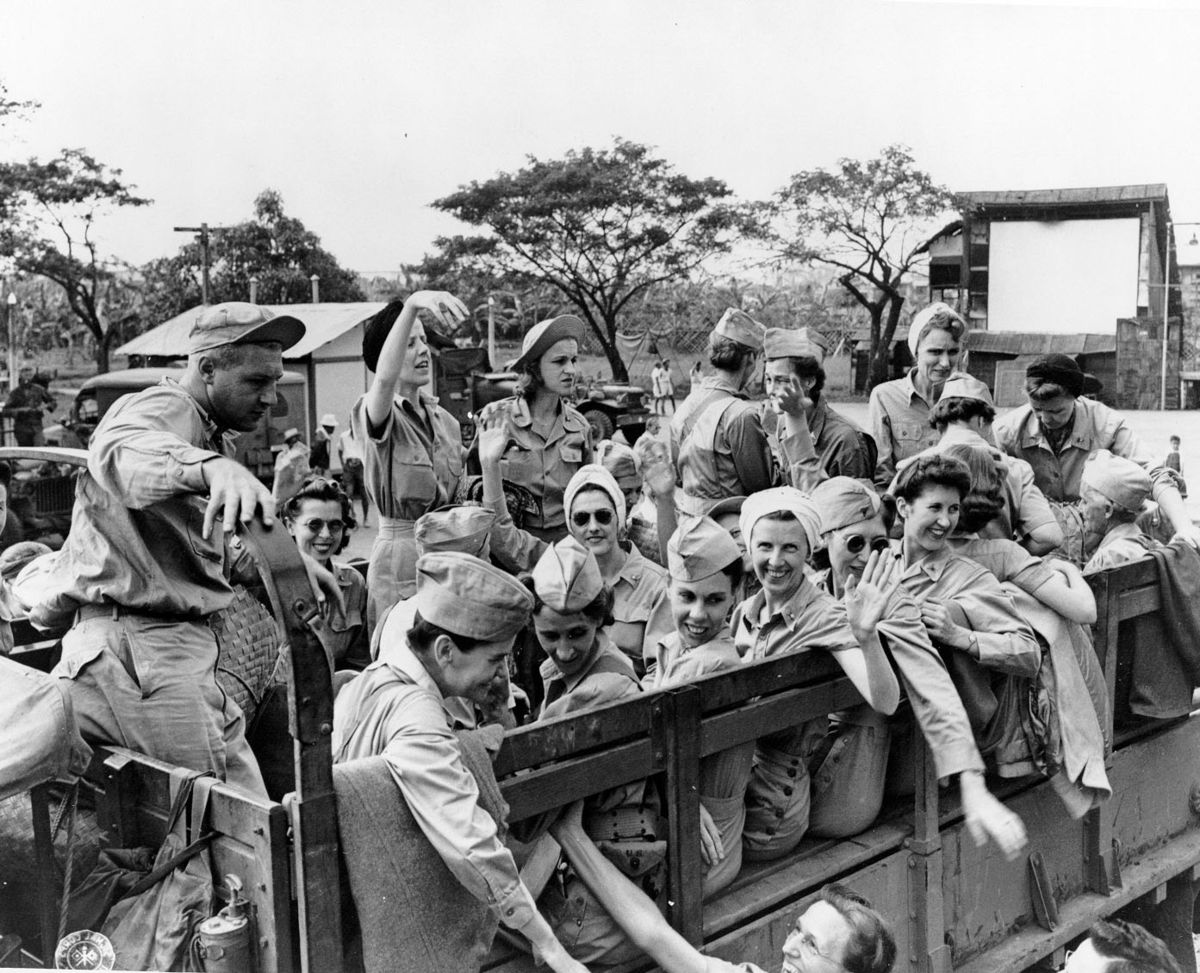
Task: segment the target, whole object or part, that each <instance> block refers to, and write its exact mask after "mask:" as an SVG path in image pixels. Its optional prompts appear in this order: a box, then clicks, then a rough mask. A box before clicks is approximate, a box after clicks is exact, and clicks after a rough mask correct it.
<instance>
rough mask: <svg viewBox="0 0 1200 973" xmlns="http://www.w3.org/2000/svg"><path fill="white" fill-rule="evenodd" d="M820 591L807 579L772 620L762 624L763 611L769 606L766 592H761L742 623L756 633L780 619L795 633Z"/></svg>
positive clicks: (744, 614) (752, 601)
mask: <svg viewBox="0 0 1200 973" xmlns="http://www.w3.org/2000/svg"><path fill="white" fill-rule="evenodd" d="M817 595H818V591H817V588H816V585H814V584H813V583H812V582H811V581H809V579H808V578H805V579H804V580H803V581H802V582H801V583H800V587H799V589H798V590H797V591H796V593H795V594H794V595H792V597H791V598H789V599H788V600H787V602H786V603H785V604H784V605H783V607H781V608H780V609H779V610H778V611H776V612H774V613H773V614H772V615H771V617H770V618H768V619H767V620H766V621H765V622H762V623H761V624H760V619H761V618H762V613H763V609H764V608H765V607H766V604H767V596H766V593H765V592H762V591H759V592H758V593H757V594H756V595H755V596H754V597H753V598H752V599H751V600H750V605H749V608H748V609H747V610H746V611H745V612H743V613H742V623H743V624H744V625H745V626H746V627H747V628H748V629H749V630H750V631H752V632H753V631H755V630H756V629H758V628H766V627H767V626H768V625H773V624H774V623H775V621H776V620H777V619H778V620H779V621H780V622H782V624H784V625H786V626H787V627H788V628H789V629H790V630H792V631H795V629H796V624H797V622H798V621H799V620H800V616H801V615H803V614H804V610H805V609H806V608H808V606H809V605H811V604H812V603H813V601H815V600H816V598H817Z"/></svg>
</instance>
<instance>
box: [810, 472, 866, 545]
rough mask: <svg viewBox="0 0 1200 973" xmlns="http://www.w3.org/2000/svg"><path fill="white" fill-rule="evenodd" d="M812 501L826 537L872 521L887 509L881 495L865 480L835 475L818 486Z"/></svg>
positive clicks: (814, 490)
mask: <svg viewBox="0 0 1200 973" xmlns="http://www.w3.org/2000/svg"><path fill="white" fill-rule="evenodd" d="M812 502H813V503H814V504H815V505H816V508H817V514H818V516H819V517H820V528H819V529H820V531H821V533H822V534H828V533H829V532H830V531H831V530H838V529H840V528H842V527H849V526H850V525H851V524H858V523H861V522H862V521H864V520H869V519H870V518H872V517H874V516H875V515H876V514H877V513H879V511H880V509H881V508H882V507H883V503H882V501H880V499H879V494H877V493H876V492H875V491H874V490H872V489H871V488H870V487H869V486H867V485H866V484H865V483H863V482H862V480H854V479H851V478H850V477H848V476H835V477H831V478H830V479H828V480H824V481H823V482H821V483H818V484H817V486H816V487H815V488H814V489H813V492H812Z"/></svg>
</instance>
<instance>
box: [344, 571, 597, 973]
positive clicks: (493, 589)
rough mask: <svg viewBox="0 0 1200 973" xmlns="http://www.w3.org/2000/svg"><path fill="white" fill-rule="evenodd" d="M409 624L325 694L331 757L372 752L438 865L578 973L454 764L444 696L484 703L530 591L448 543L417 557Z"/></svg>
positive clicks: (525, 613)
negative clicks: (331, 697)
mask: <svg viewBox="0 0 1200 973" xmlns="http://www.w3.org/2000/svg"><path fill="white" fill-rule="evenodd" d="M416 580H417V584H416V595H415V596H414V608H415V611H414V613H413V622H412V627H411V628H410V629H409V631H408V632H407V634H406V638H405V642H404V644H403V645H394V646H390V647H389V653H388V657H387V658H386V659H380V660H378V661H376V662H373V663H372V664H371V665H369V666H368V667H367V668H366V669H365V670H364V671H363V672H362V673H361V674H360V675H359V676H358V677H357V678H355V679H354V680H352V681H351V682H350V683H348V684H347V685H346V687H345V688H344V689H343V690H342V691H341V693H339V695H338V697H337V699H336V701H335V702H334V713H333V741H332V745H333V755H334V761H335V762H339V763H340V762H345V761H351V760H356V759H359V758H363V757H373V756H379V755H382V756H383V757H384V758H385V759H386V760H387V762H388V766H389V769H390V770H391V772H392V777H393V779H394V780H395V782H396V786H397V788H398V789H399V791H400V797H401V798H402V799H403V800H404V801H405V802H406V803H407V804H408V806H409V809H410V810H411V811H412V816H413V818H414V819H415V820H416V822H417V824H418V825H419V826H420V828H421V830H422V832H423V833H424V834H425V837H426V838H427V839H428V840H429V842H430V844H432V845H433V847H434V849H435V850H436V851H437V853H438V855H440V856H441V858H442V861H444V862H445V864H446V867H447V868H448V869H449V870H450V871H451V873H452V874H453V875H454V876H455V878H457V879H458V881H459V882H460V883H462V885H463V886H464V887H465V888H466V889H467V890H468V891H469V892H471V893H472V894H473V895H474V896H475V897H476V898H477V899H479V900H480V901H482V902H485V903H487V905H488V906H489V907H490V908H491V909H492V911H493V912H494V914H495V915H496V917H497V919H498V920H499V921H500V922H501V923H502V924H504V925H505V926H507V927H508V928H509V929H513V930H515V931H517V932H519V933H521V934H522V935H523V936H525V937H526V938H527V939H528V940H529V942H530V943H532V944H533V946H534V947H536V948H537V950H538V951H539V953H540V954H541V956H542V958H543V959H544V960H545V962H546V963H547V964H548V965H549V967H550V968H551V969H552V970H555V971H563V973H586V971H585V970H584V968H583V967H582V966H580V965H579V963H577V962H576V961H574V960H573V959H571V958H570V957H569V956H568V955H567V952H566V950H565V949H564V948H563V944H562V943H561V942H559V940H558V939H556V938H555V935H554V932H553V931H552V930H551V928H550V926H549V925H548V924H547V922H546V920H545V919H544V918H542V916H541V914H540V913H539V912H538V910H537V907H536V906H535V905H534V898H533V895H532V894H531V893H530V891H529V889H528V888H527V887H526V886H525V884H524V883H523V882H522V881H521V877H520V874H519V872H518V870H517V865H516V862H515V861H514V860H513V857H512V853H511V852H510V851H509V850H508V849H507V848H506V847H505V846H504V843H503V842H502V841H501V840H500V837H499V834H498V831H497V826H496V822H495V821H494V820H493V819H492V817H491V815H489V814H488V813H487V812H486V811H485V810H484V809H483V808H482V807H481V806H480V803H479V800H480V797H479V786H478V784H477V783H476V781H475V778H474V777H473V776H472V775H471V773H470V771H468V770H467V768H466V767H465V766H464V764H463V761H462V751H461V749H460V744H459V741H458V738H457V737H456V736H455V735H454V732H453V731H452V729H451V727H450V722H449V720H448V718H447V715H446V711H445V709H444V708H443V705H444V701H445V699H446V698H447V697H452V696H461V697H465V698H467V699H469V700H472V701H475V702H479V703H483V702H486V700H487V698H488V696H489V694H490V693H491V692H492V689H493V686H494V685H495V684H496V682H497V681H498V680H500V679H501V678H502V677H503V674H504V673H505V672H506V671H507V667H508V657H509V653H510V652H511V651H512V644H513V638H514V637H515V636H516V634H517V633H518V632H519V631H521V629H523V628H524V627H525V625H526V624H527V623H528V621H529V613H530V611H531V610H532V609H533V598H532V597H531V596H530V594H529V592H528V591H527V590H526V588H525V586H524V585H522V584H521V583H520V582H519V581H517V580H516V579H515V578H513V577H511V576H510V575H508V574H505V573H504V572H503V571H501V570H500V569H499V568H496V567H493V566H492V565H490V564H486V563H485V562H483V561H481V560H480V559H479V558H477V557H472V556H471V555H469V554H462V553H460V552H457V551H447V552H437V553H433V554H426V555H424V556H423V557H421V558H420V559H419V560H418V561H417V564H416Z"/></svg>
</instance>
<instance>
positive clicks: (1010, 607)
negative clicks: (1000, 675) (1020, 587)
mask: <svg viewBox="0 0 1200 973" xmlns="http://www.w3.org/2000/svg"><path fill="white" fill-rule="evenodd" d="M948 600H949V603H950V604H952V605H955V606H957V607H958V608H959V609H961V611H962V613H963V615H964V616H965V619H966V624H967V627H968V628H970V629H971V630H972V632H974V633H975V639H976V642H977V644H978V646H979V664H980V665H981V666H983V667H984V668H985V669H995V670H996V671H998V672H1009V673H1012V674H1014V675H1018V676H1035V675H1037V671H1038V668H1039V667H1040V666H1041V664H1042V647H1041V645H1040V644H1039V642H1038V640H1037V637H1036V636H1035V635H1034V634H1033V630H1032V629H1030V627H1029V626H1028V625H1026V624H1025V623H1024V622H1023V621H1021V619H1020V617H1019V616H1018V615H1017V608H1016V606H1015V605H1014V604H1013V602H1012V599H1011V598H1010V597H1009V596H1008V593H1007V592H1006V591H1005V590H1004V588H1003V587H1001V585H1000V582H999V581H997V580H996V578H995V576H994V575H992V574H991V573H990V572H988V571H980V572H979V574H978V576H977V577H976V578H975V579H973V581H972V583H971V584H970V585H969V586H967V587H965V588H964V589H963V590H961V591H958V592H957V593H956V594H954V595H953V596H951V598H950V599H948Z"/></svg>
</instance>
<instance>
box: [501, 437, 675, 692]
mask: <svg viewBox="0 0 1200 973" xmlns="http://www.w3.org/2000/svg"><path fill="white" fill-rule="evenodd" d="M510 435H511V433H510V426H509V424H507V423H504V422H497V421H496V417H495V416H493V417H491V418H490V419H482V420H481V421H480V433H479V460H480V465H481V467H482V468H483V499H484V504H485V505H487V506H489V507H490V508H491V509H492V510H494V511H495V513H496V515H497V519H496V525H495V526H494V527H493V529H492V545H491V547H492V555H493V557H495V559H496V561H497V563H499V564H501V565H502V566H503V567H505V568H507V569H508V570H509V571H512V572H518V571H528V570H529V569H530V567H532V565H533V564H534V563H536V562H537V560H538V559H539V558H540V557H541V556H542V555H543V553H544V552H545V551H546V550H547V548H548V546H549V545H547V543H546V542H545V541H543V540H540V539H539V538H538V537H537V536H536V535H535V534H533V533H531V532H528V531H525V530H522V529H520V528H518V527H515V526H514V525H513V522H512V518H511V517H510V516H509V512H508V505H507V503H506V502H505V499H504V490H503V484H502V481H501V475H500V470H501V467H502V465H503V460H501V459H500V457H501V456H502V455H505V453H504V449H505V443H506V442H507V441H508V438H509V436H510ZM563 503H564V506H565V509H566V512H567V517H568V523H569V528H570V535H571V536H572V537H574V538H575V539H576V540H578V541H579V542H580V543H581V544H582V545H583V546H584V547H586V548H587V549H588V550H590V551H591V552H592V554H593V555H594V556H595V558H596V562H597V564H599V566H600V572H601V574H602V575H603V577H604V583H605V584H606V585H608V586H609V587H610V588H611V589H612V592H613V604H612V618H613V622H612V626H611V628H610V629H609V631H608V636H609V638H610V639H611V640H612V642H613V644H614V645H615V646H616V647H617V648H618V649H620V650H621V652H623V653H624V654H625V655H626V656H627V657H628V658H629V660H630V662H631V663H632V664H633V666H634V668H635V670H636V671H637V672H638V674H639V675H640V674H641V673H643V672H645V667H646V660H647V659H648V658H650V656H651V655H652V654H653V652H654V647H655V645H656V644H657V642H658V640H659V639H660V638H661V637H663V636H664V635H666V634H668V633H669V632H670V631H671V628H672V625H671V608H670V604H669V602H668V599H667V573H666V571H664V570H663V569H662V568H661V567H659V566H658V565H657V564H655V563H654V562H653V561H651V560H650V559H649V558H647V557H645V556H644V555H643V554H642V553H641V552H640V551H639V550H638V549H637V548H636V547H634V546H633V545H632V544H631V543H630V542H629V538H628V535H627V533H626V531H625V516H626V515H625V494H624V492H623V491H622V490H621V488H620V486H619V485H618V484H617V481H616V480H614V479H613V476H612V474H611V473H609V472H608V470H606V469H604V467H602V466H600V465H598V464H595V463H589V464H588V465H586V466H584V467H582V468H580V469H579V470H577V471H576V472H575V474H574V475H573V476H572V477H571V479H570V481H569V482H568V483H567V487H566V490H565V491H564V494H563Z"/></svg>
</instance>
